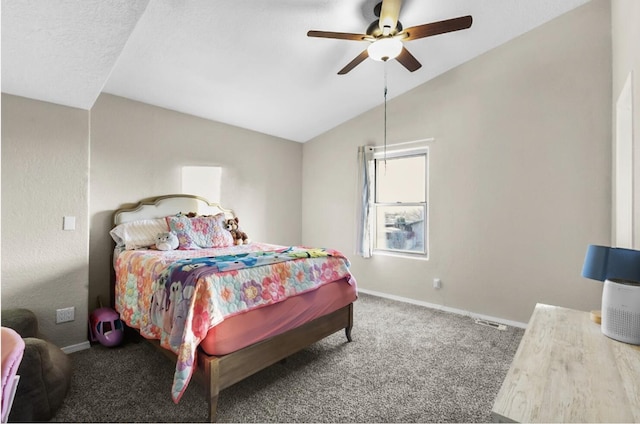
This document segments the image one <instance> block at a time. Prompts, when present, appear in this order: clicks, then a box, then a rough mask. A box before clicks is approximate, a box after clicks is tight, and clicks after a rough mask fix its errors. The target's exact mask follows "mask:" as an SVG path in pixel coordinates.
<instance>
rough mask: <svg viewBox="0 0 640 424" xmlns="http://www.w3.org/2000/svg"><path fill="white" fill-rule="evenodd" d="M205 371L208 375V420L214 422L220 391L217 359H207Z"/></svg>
mask: <svg viewBox="0 0 640 424" xmlns="http://www.w3.org/2000/svg"><path fill="white" fill-rule="evenodd" d="M206 364H207V366H206V367H207V368H208V370H207V373H206V375H207V376H208V377H209V390H208V394H209V422H210V423H215V422H216V413H217V410H218V394H219V392H220V386H219V384H218V383H219V382H218V377H219V376H220V373H219V368H218V361H217V360H213V361H207V362H206Z"/></svg>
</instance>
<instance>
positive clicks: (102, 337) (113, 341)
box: [89, 308, 124, 347]
mask: <svg viewBox="0 0 640 424" xmlns="http://www.w3.org/2000/svg"><path fill="white" fill-rule="evenodd" d="M89 332H90V333H91V341H92V342H95V341H98V342H100V344H102V345H104V346H107V347H113V346H117V345H119V344H120V343H122V339H123V336H124V325H123V324H122V320H120V316H119V315H118V313H117V312H116V311H114V310H113V309H111V308H98V309H96V310H95V311H93V312H92V313H91V316H90V317H89Z"/></svg>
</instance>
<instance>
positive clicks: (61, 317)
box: [56, 306, 76, 324]
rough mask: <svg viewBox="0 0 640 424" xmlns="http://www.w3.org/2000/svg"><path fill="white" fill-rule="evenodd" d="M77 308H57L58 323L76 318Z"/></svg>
mask: <svg viewBox="0 0 640 424" xmlns="http://www.w3.org/2000/svg"><path fill="white" fill-rule="evenodd" d="M75 313H76V308H75V306H70V307H68V308H63V309H56V324H60V323H62V322H69V321H73V320H74V319H75Z"/></svg>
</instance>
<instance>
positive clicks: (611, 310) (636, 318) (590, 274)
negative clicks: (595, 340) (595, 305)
mask: <svg viewBox="0 0 640 424" xmlns="http://www.w3.org/2000/svg"><path fill="white" fill-rule="evenodd" d="M582 276H583V277H586V278H590V279H592V280H598V281H604V288H603V290H602V312H601V314H602V324H601V328H602V333H603V334H604V335H605V336H607V337H609V338H612V339H614V340H618V341H621V342H625V343H630V344H634V345H640V251H638V250H632V249H623V248H617V247H606V246H597V245H593V244H592V245H589V247H588V248H587V254H586V256H585V259H584V266H583V267H582Z"/></svg>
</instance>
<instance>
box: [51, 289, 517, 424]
mask: <svg viewBox="0 0 640 424" xmlns="http://www.w3.org/2000/svg"><path fill="white" fill-rule="evenodd" d="M354 305H355V307H354V322H355V324H354V328H353V332H352V335H353V342H352V343H347V342H346V338H345V335H344V332H343V331H341V332H338V333H336V334H334V335H332V336H330V337H328V338H326V339H324V340H322V341H320V342H318V343H316V344H314V345H313V346H311V347H309V348H307V349H305V350H303V351H301V352H299V353H297V354H295V355H293V356H291V357H290V358H288V360H287V361H286V362H284V363H279V364H276V365H273V366H271V367H269V368H267V369H266V370H264V371H262V372H260V373H258V374H255V375H253V376H251V377H249V378H248V379H246V380H244V381H242V382H240V383H238V384H236V385H234V386H232V387H230V388H228V389H226V390H224V391H222V392H221V394H220V397H219V402H218V421H219V422H367V423H372V422H488V421H490V420H491V417H490V413H491V407H492V406H493V401H494V399H495V396H496V394H497V393H498V390H499V389H500V385H501V384H502V380H503V379H504V377H505V375H506V373H507V370H508V369H509V365H510V364H511V360H512V358H513V355H514V354H515V351H516V349H517V347H518V343H519V342H520V339H521V337H522V334H523V330H522V329H519V328H511V327H508V328H507V330H505V331H500V330H497V329H495V328H491V327H486V326H481V325H478V324H476V323H475V322H474V320H473V319H471V318H468V317H464V316H460V315H456V314H451V313H446V312H442V311H437V310H432V309H428V308H424V307H421V306H416V305H411V304H406V303H401V302H396V301H392V300H388V299H382V298H378V297H374V296H370V295H365V294H360V299H358V301H356V303H355V304H354ZM71 358H72V361H73V365H74V375H73V379H72V386H71V390H70V392H69V395H68V396H67V398H66V399H65V402H64V404H63V405H62V407H61V409H60V410H59V411H58V413H57V414H56V417H55V419H54V420H53V421H56V422H201V421H205V420H206V419H207V416H206V409H207V406H206V401H205V392H204V390H203V389H202V388H201V387H200V386H199V385H198V384H197V382H195V381H193V382H192V383H191V384H190V386H189V388H188V389H187V391H186V393H185V394H184V396H183V398H182V400H181V401H180V403H179V404H177V405H176V404H174V403H173V402H172V401H171V397H170V385H171V381H172V376H173V365H172V363H171V361H170V360H169V359H167V358H166V357H165V356H164V355H163V354H162V353H161V352H158V351H156V350H155V349H154V348H153V347H152V346H150V345H149V344H148V343H146V342H144V341H136V340H133V341H128V342H127V343H125V344H124V345H123V346H120V347H117V348H106V347H103V346H101V345H94V346H93V347H92V348H91V349H88V350H84V351H80V352H76V353H73V354H71Z"/></svg>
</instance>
